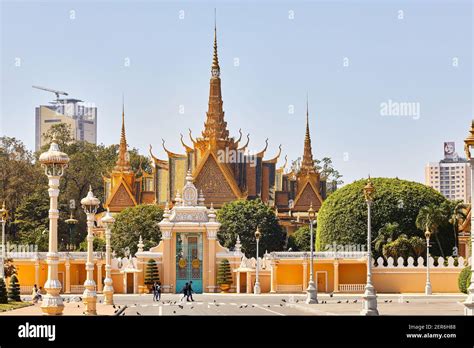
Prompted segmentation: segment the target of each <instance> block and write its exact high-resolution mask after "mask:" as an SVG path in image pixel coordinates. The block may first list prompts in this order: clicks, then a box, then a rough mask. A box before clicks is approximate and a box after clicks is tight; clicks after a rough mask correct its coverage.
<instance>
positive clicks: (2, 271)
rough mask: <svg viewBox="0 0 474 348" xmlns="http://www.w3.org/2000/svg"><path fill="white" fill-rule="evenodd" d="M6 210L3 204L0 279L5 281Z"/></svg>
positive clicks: (1, 213)
mask: <svg viewBox="0 0 474 348" xmlns="http://www.w3.org/2000/svg"><path fill="white" fill-rule="evenodd" d="M7 215H8V210H7V209H6V208H5V202H3V205H2V208H1V209H0V217H1V219H2V220H1V222H2V254H1V257H2V262H1V263H0V278H2V279H5V224H6V223H7Z"/></svg>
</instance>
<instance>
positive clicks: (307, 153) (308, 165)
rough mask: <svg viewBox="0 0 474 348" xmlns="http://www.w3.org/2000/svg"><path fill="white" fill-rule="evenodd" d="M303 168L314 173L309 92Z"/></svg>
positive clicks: (304, 170) (306, 171)
mask: <svg viewBox="0 0 474 348" xmlns="http://www.w3.org/2000/svg"><path fill="white" fill-rule="evenodd" d="M301 170H302V171H303V172H305V173H306V174H308V173H314V172H315V168H314V160H313V150H312V149H311V135H310V132H309V102H308V94H306V133H305V137H304V152H303V161H302V163H301Z"/></svg>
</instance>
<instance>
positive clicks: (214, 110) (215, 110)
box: [202, 10, 229, 142]
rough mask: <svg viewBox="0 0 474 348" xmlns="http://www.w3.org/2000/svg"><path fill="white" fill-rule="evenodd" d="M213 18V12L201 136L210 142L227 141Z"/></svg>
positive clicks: (215, 29) (215, 28)
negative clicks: (207, 91) (204, 111)
mask: <svg viewBox="0 0 474 348" xmlns="http://www.w3.org/2000/svg"><path fill="white" fill-rule="evenodd" d="M215 18H216V17H215V10H214V53H213V57H212V66H211V80H210V83H209V84H210V86H209V104H208V110H207V118H206V122H205V123H204V130H203V132H202V136H203V137H204V138H205V139H208V140H210V141H212V142H216V141H217V140H227V139H228V138H229V131H228V130H227V122H225V121H224V110H223V108H222V104H223V102H222V91H221V79H220V74H221V72H220V67H219V58H218V55H217V25H216V19H215Z"/></svg>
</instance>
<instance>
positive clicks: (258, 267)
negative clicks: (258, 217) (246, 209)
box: [253, 226, 261, 295]
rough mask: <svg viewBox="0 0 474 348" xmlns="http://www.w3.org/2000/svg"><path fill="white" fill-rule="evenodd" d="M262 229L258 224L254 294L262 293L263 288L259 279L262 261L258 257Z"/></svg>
mask: <svg viewBox="0 0 474 348" xmlns="http://www.w3.org/2000/svg"><path fill="white" fill-rule="evenodd" d="M260 235H261V234H260V231H259V230H258V226H257V230H256V231H255V239H256V240H257V270H256V272H255V285H254V287H253V293H254V294H256V295H257V294H260V293H261V289H260V280H259V277H258V271H259V269H260V261H259V258H258V242H259V240H260Z"/></svg>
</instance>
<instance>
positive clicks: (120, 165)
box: [114, 94, 131, 172]
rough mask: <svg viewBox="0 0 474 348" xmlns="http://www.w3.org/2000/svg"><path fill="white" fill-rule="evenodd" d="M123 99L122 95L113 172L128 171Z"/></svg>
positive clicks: (129, 168) (128, 162)
mask: <svg viewBox="0 0 474 348" xmlns="http://www.w3.org/2000/svg"><path fill="white" fill-rule="evenodd" d="M124 100H125V98H124V95H123V94H122V130H121V132H120V144H119V154H118V159H117V162H116V164H115V168H114V169H115V170H116V171H120V172H126V171H130V170H131V167H130V161H129V158H128V154H127V137H126V135H125V101H124Z"/></svg>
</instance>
